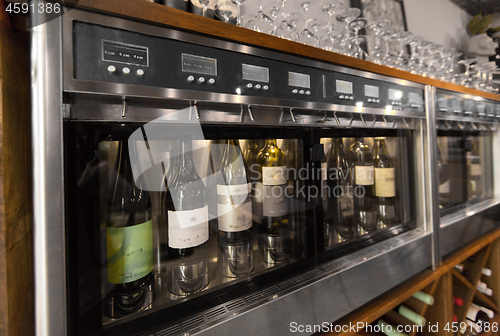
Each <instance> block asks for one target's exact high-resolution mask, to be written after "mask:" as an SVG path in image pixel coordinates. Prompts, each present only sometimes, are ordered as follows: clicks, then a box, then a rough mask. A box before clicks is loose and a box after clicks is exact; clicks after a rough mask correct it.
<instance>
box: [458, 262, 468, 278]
mask: <svg viewBox="0 0 500 336" xmlns="http://www.w3.org/2000/svg"><path fill="white" fill-rule="evenodd" d="M455 270H456V271H457V272H458V273H460V274H462V275H463V276H469V275H470V272H469V270H467V269H465V267H464V265H463V264H458V265H455Z"/></svg>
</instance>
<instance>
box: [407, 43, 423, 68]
mask: <svg viewBox="0 0 500 336" xmlns="http://www.w3.org/2000/svg"><path fill="white" fill-rule="evenodd" d="M409 43H410V50H411V55H410V60H409V61H408V71H410V72H411V73H413V74H418V73H420V71H421V69H420V64H421V62H420V53H419V50H420V45H421V44H422V43H423V39H422V38H421V37H419V36H412V37H411V38H410V41H409Z"/></svg>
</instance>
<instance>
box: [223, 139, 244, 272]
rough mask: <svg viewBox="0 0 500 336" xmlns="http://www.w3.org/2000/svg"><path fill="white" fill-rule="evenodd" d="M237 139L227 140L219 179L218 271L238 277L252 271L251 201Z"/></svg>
mask: <svg viewBox="0 0 500 336" xmlns="http://www.w3.org/2000/svg"><path fill="white" fill-rule="evenodd" d="M247 172H248V169H247V167H246V164H245V161H244V160H243V157H242V154H241V149H240V145H239V142H238V140H228V141H227V145H226V147H225V149H224V153H223V155H222V161H221V165H220V167H219V172H218V173H219V175H218V180H217V211H218V243H219V249H218V258H217V260H218V270H219V273H221V274H222V275H223V276H226V277H239V276H242V275H245V274H248V273H250V272H252V270H253V254H252V250H253V248H252V247H253V244H252V242H253V239H252V230H251V229H252V202H251V199H250V191H251V185H250V182H249V178H248V173H247Z"/></svg>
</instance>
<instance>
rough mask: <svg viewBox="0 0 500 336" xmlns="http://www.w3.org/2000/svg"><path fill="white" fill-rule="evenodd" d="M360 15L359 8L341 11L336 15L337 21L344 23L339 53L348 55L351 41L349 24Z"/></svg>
mask: <svg viewBox="0 0 500 336" xmlns="http://www.w3.org/2000/svg"><path fill="white" fill-rule="evenodd" d="M360 15H361V10H360V9H359V8H348V9H343V10H341V11H340V12H339V13H338V14H337V20H338V21H340V22H343V23H344V36H343V38H342V42H341V52H342V53H343V54H346V55H349V53H350V51H349V46H350V44H349V43H350V41H351V29H350V27H349V24H350V23H351V22H352V21H354V20H356V19H357V18H358V17H359V16H360Z"/></svg>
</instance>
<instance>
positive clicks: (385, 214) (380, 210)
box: [373, 137, 397, 228]
mask: <svg viewBox="0 0 500 336" xmlns="http://www.w3.org/2000/svg"><path fill="white" fill-rule="evenodd" d="M373 163H374V171H375V197H376V201H377V227H379V228H383V227H387V226H391V225H394V224H396V223H397V218H396V209H395V206H394V199H395V196H396V185H395V181H394V180H395V179H394V178H395V176H394V165H393V164H392V161H391V159H390V158H389V152H388V151H387V147H386V145H385V138H383V137H378V138H375V144H374V146H373Z"/></svg>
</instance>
